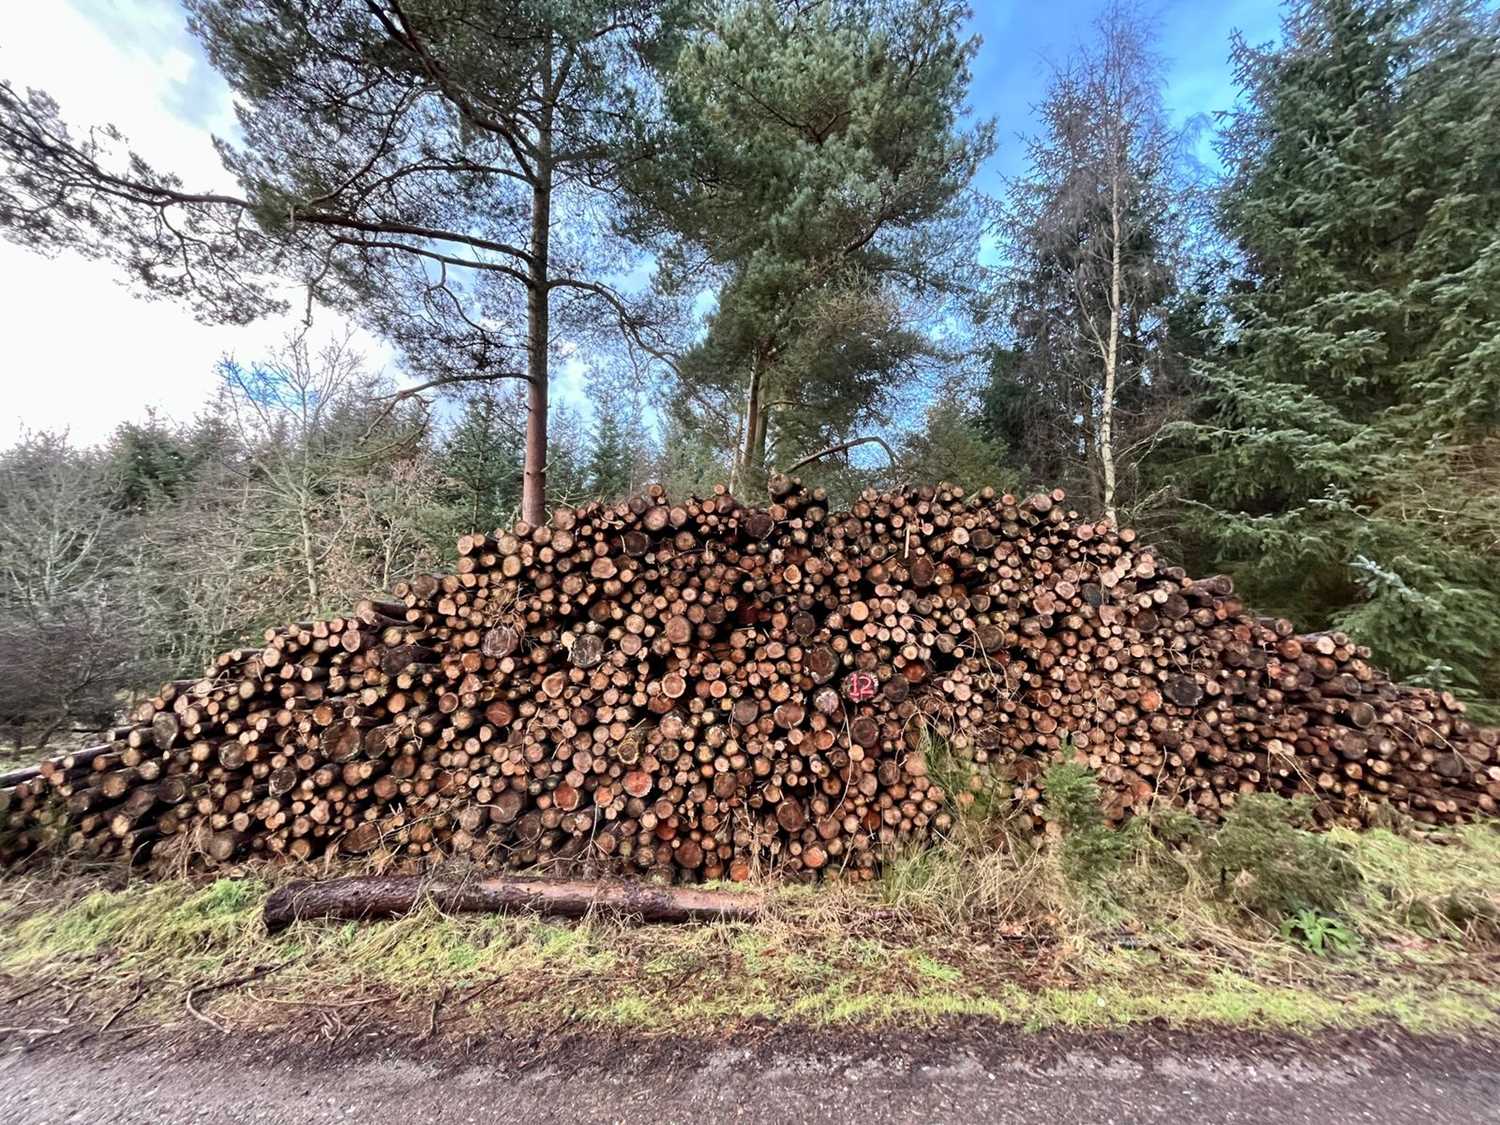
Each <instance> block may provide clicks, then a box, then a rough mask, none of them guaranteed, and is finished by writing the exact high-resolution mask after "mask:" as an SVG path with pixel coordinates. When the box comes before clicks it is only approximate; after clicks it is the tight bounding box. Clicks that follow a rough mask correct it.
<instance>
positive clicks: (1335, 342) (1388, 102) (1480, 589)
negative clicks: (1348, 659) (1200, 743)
mask: <svg viewBox="0 0 1500 1125" xmlns="http://www.w3.org/2000/svg"><path fill="white" fill-rule="evenodd" d="M1234 62H1235V67H1236V73H1237V78H1238V81H1239V85H1240V88H1241V93H1242V98H1241V102H1240V104H1239V106H1238V108H1237V110H1236V111H1235V113H1234V114H1233V115H1232V116H1231V118H1230V123H1229V128H1228V130H1227V131H1226V133H1225V135H1224V138H1223V141H1222V149H1221V156H1222V158H1223V161H1224V163H1225V166H1226V168H1227V173H1228V174H1227V179H1226V182H1225V183H1224V185H1223V191H1222V199H1221V206H1220V220H1221V224H1222V227H1223V229H1224V231H1225V233H1226V234H1227V235H1229V236H1230V238H1231V239H1232V240H1233V242H1234V243H1235V244H1236V247H1237V250H1238V254H1239V265H1240V268H1241V271H1242V272H1241V273H1240V276H1238V277H1237V278H1235V279H1234V281H1233V283H1232V285H1231V290H1230V294H1229V297H1228V312H1229V333H1230V340H1229V342H1228V344H1227V345H1226V346H1225V349H1224V354H1222V355H1221V356H1220V357H1219V362H1217V363H1216V364H1213V365H1212V366H1210V367H1209V368H1208V369H1207V370H1206V371H1205V372H1204V377H1205V379H1206V381H1207V386H1208V394H1209V399H1208V409H1209V413H1208V416H1207V417H1206V418H1204V419H1203V420H1202V421H1201V422H1198V423H1195V424H1193V425H1190V426H1184V427H1181V428H1180V430H1179V433H1180V436H1181V437H1182V438H1183V439H1184V441H1185V447H1184V448H1185V450H1186V453H1185V455H1182V454H1180V455H1182V460H1181V461H1180V462H1179V464H1178V466H1177V468H1178V470H1179V471H1180V472H1181V473H1182V474H1183V475H1184V477H1185V478H1186V479H1187V480H1189V481H1190V482H1191V484H1190V489H1191V499H1192V500H1193V501H1195V503H1194V505H1193V507H1192V508H1191V509H1190V512H1191V513H1193V514H1195V515H1196V519H1195V523H1196V525H1197V526H1196V530H1197V531H1198V532H1199V533H1200V534H1201V535H1202V536H1204V538H1205V540H1206V541H1207V542H1209V543H1210V544H1211V545H1212V549H1213V550H1214V551H1215V552H1216V553H1217V558H1218V560H1219V562H1220V563H1221V564H1222V565H1224V566H1225V567H1227V568H1230V569H1232V570H1233V571H1235V572H1236V573H1237V574H1238V575H1239V576H1240V577H1241V578H1242V579H1243V582H1242V585H1243V586H1244V587H1245V588H1246V590H1247V592H1248V593H1249V595H1250V596H1251V597H1252V598H1253V599H1254V600H1255V601H1256V603H1257V604H1259V605H1261V606H1264V607H1265V608H1267V609H1273V610H1278V611H1282V612H1287V613H1290V614H1293V615H1295V616H1296V617H1297V618H1298V619H1299V620H1300V621H1301V622H1303V623H1304V624H1308V625H1314V626H1317V625H1332V626H1336V627H1339V628H1342V629H1346V630H1348V631H1349V632H1350V633H1351V634H1353V635H1355V636H1356V637H1357V638H1359V639H1360V640H1361V641H1363V642H1365V643H1367V644H1369V645H1371V646H1372V647H1373V648H1374V649H1375V650H1376V655H1377V658H1378V659H1379V660H1380V661H1381V662H1382V663H1384V664H1386V665H1388V666H1389V667H1390V668H1391V669H1392V670H1393V671H1394V672H1396V673H1397V674H1399V675H1403V676H1406V677H1410V678H1413V679H1418V680H1425V681H1427V682H1430V683H1433V684H1439V685H1444V686H1450V687H1453V688H1454V689H1457V690H1461V691H1463V692H1465V693H1467V694H1468V695H1469V696H1470V697H1471V698H1474V699H1477V700H1480V701H1488V703H1489V704H1491V705H1493V704H1494V702H1495V700H1496V698H1497V696H1500V655H1497V654H1500V566H1497V565H1496V561H1497V546H1500V234H1497V232H1500V145H1497V142H1496V138H1497V137H1500V17H1497V15H1496V14H1495V13H1494V12H1493V11H1490V10H1487V9H1486V7H1485V6H1484V5H1482V4H1479V3H1469V2H1451V3H1450V2H1436V0H1432V2H1425V3H1424V2H1416V0H1299V2H1297V3H1294V4H1293V5H1291V7H1290V8H1289V10H1288V12H1287V14H1286V17H1285V19H1284V23H1283V36H1282V43H1281V44H1280V45H1279V46H1277V47H1274V48H1257V47H1253V46H1251V45H1249V44H1247V43H1245V42H1244V41H1243V40H1237V41H1236V43H1235V46H1234Z"/></svg>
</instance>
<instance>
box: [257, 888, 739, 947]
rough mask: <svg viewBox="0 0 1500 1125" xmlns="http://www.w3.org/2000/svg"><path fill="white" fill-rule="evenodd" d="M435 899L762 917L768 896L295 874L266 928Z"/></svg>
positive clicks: (368, 914)
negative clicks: (319, 878)
mask: <svg viewBox="0 0 1500 1125" xmlns="http://www.w3.org/2000/svg"><path fill="white" fill-rule="evenodd" d="M424 902H431V903H432V904H433V905H434V906H436V907H437V908H438V909H439V910H442V911H443V912H445V913H449V914H464V913H470V914H474V913H509V912H513V911H530V912H534V913H537V914H544V915H548V916H553V917H561V918H581V917H583V916H584V915H586V914H588V913H590V912H592V911H595V910H609V911H613V912H616V913H620V914H624V915H628V916H631V917H635V918H639V919H640V920H641V921H642V922H667V923H675V922H711V921H728V922H749V921H754V920H755V919H756V918H758V917H760V915H761V913H762V912H763V911H764V909H765V900H764V898H763V897H762V896H760V895H758V894H754V893H744V894H740V893H732V892H726V891H705V890H699V889H697V888H694V887H664V886H655V885H652V884H648V883H640V882H626V881H624V880H598V881H590V880H580V879H547V878H536V877H531V876H522V875H495V876H490V877H488V878H484V879H467V880H457V881H454V880H446V879H426V878H422V877H420V876H399V875H398V876H391V875H366V876H354V877H351V878H347V879H326V880H322V881H318V882H308V881H303V882H295V883H289V884H287V885H286V886H283V887H280V888H278V889H277V890H275V891H273V892H272V893H271V895H270V896H269V897H268V898H267V899H266V905H265V922H266V929H267V930H268V931H270V932H271V933H276V932H278V931H280V930H284V929H285V928H286V927H287V926H290V925H291V924H292V923H293V922H296V921H299V920H302V919H310V918H340V919H347V920H353V921H366V920H373V919H377V918H395V917H398V916H400V915H402V914H408V913H410V912H411V911H412V910H415V909H416V908H417V907H419V906H420V905H422V904H423V903H424Z"/></svg>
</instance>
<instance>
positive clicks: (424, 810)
mask: <svg viewBox="0 0 1500 1125" xmlns="http://www.w3.org/2000/svg"><path fill="white" fill-rule="evenodd" d="M458 556H459V562H458V567H457V572H456V573H454V574H447V575H440V576H439V575H423V576H421V577H418V578H415V579H413V580H412V581H409V582H402V583H400V584H398V585H397V586H396V588H395V590H394V592H393V593H392V594H391V595H390V596H387V597H384V598H380V599H371V600H367V601H363V602H361V603H360V604H359V605H358V606H357V607H355V609H354V611H353V612H352V613H350V614H349V615H347V616H344V617H335V618H332V619H330V620H324V621H310V622H304V623H300V624H293V625H289V626H287V627H285V628H279V629H275V630H271V631H269V632H268V633H267V635H266V637H265V643H264V645H263V646H262V647H260V648H257V649H238V650H235V651H232V652H227V653H224V654H223V655H222V656H220V657H219V658H218V659H217V660H216V661H215V662H214V664H213V666H212V667H211V668H210V669H209V670H208V671H207V674H206V675H205V676H204V677H203V678H201V679H197V680H182V681H178V682H175V683H170V684H167V685H165V686H163V687H162V689H161V690H160V691H159V692H157V693H156V694H155V695H154V696H152V697H151V698H150V699H147V700H145V701H144V702H142V703H141V704H140V705H139V706H138V707H137V708H136V709H135V710H134V711H133V712H132V714H131V716H130V718H131V724H130V726H129V727H128V728H127V729H125V730H124V731H123V732H120V733H119V736H118V737H117V739H116V740H115V741H113V742H112V743H110V744H109V745H107V746H104V747H100V748H95V749H92V750H90V751H87V752H85V753H81V754H76V755H72V756H68V757H63V758H61V759H54V760H51V761H48V762H44V763H42V764H41V765H40V766H38V767H32V769H31V770H29V771H21V772H20V773H19V774H17V775H13V776H12V777H11V778H10V779H9V781H10V787H9V788H0V818H3V819H0V823H3V828H0V859H4V860H6V861H11V862H14V861H16V860H19V859H22V858H24V857H27V856H30V855H33V854H36V853H40V852H46V853H54V852H62V853H64V854H76V855H79V856H86V857H119V858H121V859H125V858H128V859H130V860H133V861H139V862H147V863H150V864H151V865H152V866H153V867H155V868H157V869H161V870H171V869H181V868H186V867H199V866H214V865H225V864H231V863H239V862H243V861H247V860H260V859H265V860H272V859H287V860H311V859H315V858H319V857H333V856H345V857H366V858H367V859H369V860H373V861H375V862H376V864H377V866H379V867H381V868H382V869H389V870H396V871H401V870H408V871H410V870H419V869H421V868H423V867H425V866H426V865H427V864H428V863H429V862H430V861H432V860H435V859H437V858H439V857H442V856H448V855H459V856H465V857H470V858H473V859H477V860H481V861H486V862H492V863H493V862H499V863H503V864H506V865H509V866H517V867H525V866H532V865H542V866H549V867H557V866H567V867H569V868H571V869H584V870H592V871H599V872H610V871H613V872H631V871H639V872H651V873H657V874H665V875H668V876H672V877H676V878H681V879H687V880H696V879H719V878H731V879H745V878H747V877H749V876H751V875H752V874H754V873H758V872H774V873H778V874H782V875H786V876H791V877H811V876H812V875H814V874H816V873H819V872H829V871H837V872H839V873H842V874H844V875H845V876H847V877H853V878H868V877H870V876H872V875H873V874H874V872H875V871H876V870H877V868H878V864H879V860H880V857H881V855H882V854H883V853H885V852H886V851H888V850H889V849H890V848H891V847H893V846H895V845H898V844H900V843H902V842H904V841H910V840H922V839H928V838H931V837H933V836H934V835H937V834H941V833H942V832H944V831H945V830H946V829H948V828H949V826H950V824H951V816H952V810H953V809H954V807H955V806H956V805H958V804H962V803H963V802H964V801H966V800H968V799H969V797H968V796H967V794H968V792H969V791H970V790H971V789H973V788H977V787H980V786H992V787H1000V788H1001V789H1002V791H1003V792H1004V793H1005V795H1007V796H1010V797H1012V798H1013V799H1014V801H1015V803H1016V806H1017V813H1018V817H1019V818H1020V822H1021V823H1023V824H1025V825H1028V826H1029V827H1030V828H1031V829H1032V830H1033V831H1034V832H1036V833H1038V834H1046V833H1049V832H1055V831H1056V826H1055V825H1053V824H1051V823H1050V822H1049V820H1048V810H1047V808H1046V804H1045V801H1044V799H1043V793H1042V791H1041V788H1040V776H1041V774H1042V773H1043V771H1044V770H1045V769H1046V767H1047V766H1048V765H1049V764H1051V763H1053V762H1057V761H1064V760H1070V761H1079V762H1083V763H1086V764H1087V765H1088V766H1090V767H1092V769H1093V770H1094V771H1095V772H1096V773H1097V776H1098V778H1099V782H1100V785H1101V789H1102V791H1103V793H1104V794H1105V797H1106V812H1107V814H1108V815H1109V816H1110V817H1111V818H1112V819H1113V820H1115V821H1123V820H1125V819H1127V818H1129V817H1131V816H1133V815H1138V814H1141V813H1144V812H1146V811H1147V810H1149V809H1152V808H1153V807H1157V808H1165V807H1177V808H1186V809H1188V810H1190V811H1192V812H1193V813H1195V814H1198V815H1200V816H1205V817H1209V818H1212V817H1215V816H1217V815H1219V814H1220V812H1221V811H1222V810H1223V809H1224V808H1226V807H1227V806H1228V805H1230V804H1232V803H1233V802H1234V801H1235V800H1236V799H1237V798H1238V797H1239V796H1240V795H1241V794H1247V793H1256V792H1273V793H1280V794H1284V795H1289V796H1290V795H1294V794H1310V795H1311V796H1312V797H1313V798H1314V799H1315V801H1316V810H1317V814H1318V817H1319V819H1320V820H1321V822H1323V823H1325V824H1333V823H1351V824H1359V823H1367V822H1369V821H1370V820H1371V819H1372V818H1375V817H1377V816H1379V815H1380V810H1381V809H1382V807H1385V806H1390V807H1392V808H1394V809H1396V810H1400V811H1401V812H1403V813H1405V814H1407V815H1409V816H1411V817H1413V818H1415V819H1416V820H1417V821H1420V822H1425V823H1429V824H1450V823H1454V822H1458V821H1463V820H1467V819H1472V818H1475V817H1479V816H1483V815H1490V814H1493V813H1494V812H1495V809H1496V803H1497V800H1500V739H1497V732H1496V731H1494V730H1488V729H1482V728H1479V727H1477V726H1476V725H1475V724H1473V723H1472V722H1470V721H1469V720H1468V719H1467V718H1466V717H1465V714H1464V708H1463V705H1462V704H1461V703H1460V702H1459V701H1457V700H1456V699H1454V698H1453V697H1452V696H1451V695H1449V694H1446V693H1442V692H1436V691H1431V690H1426V689H1420V688H1410V687H1401V686H1397V685H1395V684H1393V683H1391V682H1390V681H1389V679H1388V678H1387V677H1385V676H1384V675H1383V674H1381V673H1380V672H1379V671H1378V670H1377V669H1376V668H1375V667H1374V666H1373V665H1372V664H1371V663H1370V661H1369V655H1370V654H1369V652H1368V650H1366V649H1364V648H1361V647H1360V646H1359V645H1357V644H1356V643H1355V642H1353V641H1352V640H1350V639H1349V638H1348V637H1346V636H1343V635H1341V634H1339V633H1320V634H1315V635H1310V636H1304V635H1299V634H1298V633H1297V631H1296V629H1294V627H1293V626H1292V624H1291V623H1290V622H1287V621H1284V620H1273V619H1265V618H1259V617H1256V616H1254V615H1253V614H1251V613H1250V612H1248V611H1247V610H1246V609H1245V607H1244V606H1242V605H1241V603H1240V601H1239V600H1238V599H1237V598H1236V597H1235V595H1234V592H1233V589H1232V585H1231V583H1230V582H1229V580H1228V579H1227V578H1224V577H1213V578H1208V579H1199V580H1194V579H1192V578H1190V577H1188V576H1187V575H1186V574H1185V573H1184V572H1183V571H1182V570H1181V569H1180V568H1177V567H1173V566H1169V565H1167V564H1166V563H1165V562H1163V561H1162V560H1161V559H1160V558H1159V557H1158V556H1157V554H1156V552H1154V551H1153V550H1151V549H1150V548H1148V547H1145V546H1143V545H1141V544H1139V543H1138V542H1137V540H1136V536H1135V535H1134V533H1133V532H1132V531H1130V530H1129V529H1128V528H1116V527H1114V526H1113V525H1111V524H1109V523H1107V522H1100V521H1098V520H1095V519H1090V518H1086V517H1084V516H1081V515H1080V514H1079V513H1078V512H1077V511H1073V510H1070V509H1069V508H1068V507H1067V504H1066V497H1065V496H1064V495H1063V493H1062V492H1061V491H1056V492H1052V493H1050V494H1039V495H1035V496H1031V497H1029V498H1026V499H1017V498H1016V497H1012V496H1009V495H996V494H995V493H994V492H993V491H990V490H984V491H980V492H978V493H976V494H973V495H968V496H966V495H965V494H964V493H963V492H962V491H961V490H959V489H957V488H954V487H950V486H947V485H940V486H937V487H924V488H917V489H913V490H909V491H903V492H899V493H884V494H877V493H875V492H867V493H865V494H864V495H863V496H862V497H861V498H860V499H859V500H858V501H857V502H856V503H855V504H854V505H853V506H852V507H851V509H850V510H849V511H847V512H842V513H830V512H829V511H828V509H827V504H826V498H825V496H824V495H823V493H822V492H821V491H820V490H817V489H813V490H806V489H804V488H803V487H802V486H801V484H800V483H799V482H798V481H797V480H795V479H792V478H787V477H775V478H773V480H772V482H771V495H770V503H769V504H768V505H767V506H765V507H750V506H746V505H743V504H741V503H740V502H739V501H737V500H736V499H735V498H734V497H732V496H731V495H730V494H729V493H728V492H727V490H724V489H722V488H721V489H718V490H716V491H715V493H714V494H713V495H711V496H709V497H707V498H704V499H693V500H689V501H686V502H682V503H674V502H672V501H670V500H669V499H667V498H666V496H665V495H664V493H663V491H662V489H661V488H659V487H652V488H651V489H649V490H648V491H647V492H646V493H645V494H643V495H640V496H636V497H634V498H632V499H630V500H629V501H626V502H621V503H618V504H597V503H596V504H590V505H588V506H586V507H583V508H576V509H573V508H565V509H562V510H559V511H558V512H556V513H554V514H553V516H552V517H551V520H550V522H549V523H548V524H547V525H546V526H544V527H532V526H530V525H528V524H526V523H517V524H516V525H515V526H514V527H510V528H504V529H500V530H497V531H496V532H494V533H493V534H475V535H469V536H465V537H464V538H462V539H461V540H460V541H459V543H458ZM936 747H941V748H942V749H941V753H937V752H935V750H934V748H936ZM6 783H7V779H6V778H0V787H3V786H5V785H6ZM950 789H951V790H956V791H950Z"/></svg>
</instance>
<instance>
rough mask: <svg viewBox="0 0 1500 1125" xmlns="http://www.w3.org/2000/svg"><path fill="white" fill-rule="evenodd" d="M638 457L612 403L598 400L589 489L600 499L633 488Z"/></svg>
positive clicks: (619, 496) (615, 498)
mask: <svg viewBox="0 0 1500 1125" xmlns="http://www.w3.org/2000/svg"><path fill="white" fill-rule="evenodd" d="M634 461H635V458H634V457H633V456H632V454H631V449H630V444H629V442H627V441H626V439H625V428H624V426H623V425H621V422H620V415H619V413H618V411H617V410H615V409H613V404H610V403H596V404H595V419H594V431H593V434H592V435H591V441H590V443H589V458H588V467H587V469H586V471H585V477H586V479H587V481H588V490H589V492H590V493H591V494H592V495H594V496H596V497H598V498H599V499H600V500H618V499H620V498H621V497H622V496H624V495H626V494H627V493H628V492H629V491H630V487H631V485H632V484H633V483H634V481H633V479H632V477H633V472H632V470H633V469H634Z"/></svg>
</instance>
